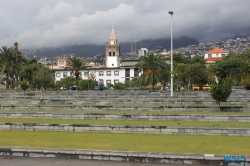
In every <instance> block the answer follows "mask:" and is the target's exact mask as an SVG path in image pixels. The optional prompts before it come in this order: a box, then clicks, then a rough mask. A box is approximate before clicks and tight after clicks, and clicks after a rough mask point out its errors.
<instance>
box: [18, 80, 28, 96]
mask: <svg viewBox="0 0 250 166" xmlns="http://www.w3.org/2000/svg"><path fill="white" fill-rule="evenodd" d="M20 86H21V89H22V90H23V94H25V91H26V90H27V89H28V88H29V85H28V84H27V81H26V80H23V81H21V82H20Z"/></svg>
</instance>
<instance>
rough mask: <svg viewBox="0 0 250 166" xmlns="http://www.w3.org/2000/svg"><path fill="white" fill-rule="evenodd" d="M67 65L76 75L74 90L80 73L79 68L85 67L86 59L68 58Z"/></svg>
mask: <svg viewBox="0 0 250 166" xmlns="http://www.w3.org/2000/svg"><path fill="white" fill-rule="evenodd" d="M68 66H69V67H70V68H71V70H72V71H73V72H74V75H75V76H76V90H78V78H79V75H80V70H82V69H85V68H86V61H85V60H84V59H82V58H79V57H77V58H76V57H74V58H69V62H68Z"/></svg>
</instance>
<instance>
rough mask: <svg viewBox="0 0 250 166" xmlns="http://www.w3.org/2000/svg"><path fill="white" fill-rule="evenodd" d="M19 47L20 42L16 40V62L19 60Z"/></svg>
mask: <svg viewBox="0 0 250 166" xmlns="http://www.w3.org/2000/svg"><path fill="white" fill-rule="evenodd" d="M18 47H19V45H18V42H15V43H14V49H15V52H16V62H17V61H18Z"/></svg>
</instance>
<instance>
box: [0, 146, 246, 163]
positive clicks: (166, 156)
mask: <svg viewBox="0 0 250 166" xmlns="http://www.w3.org/2000/svg"><path fill="white" fill-rule="evenodd" d="M0 156H15V157H41V158H43V157H44V158H46V157H55V158H66V159H83V160H105V161H107V160H108V161H123V162H143V163H166V164H192V165H193V164H196V165H197V164H199V165H234V166H238V165H239V166H241V165H250V156H248V157H245V156H244V161H243V160H234V159H233V158H232V159H231V160H230V159H229V158H230V157H229V158H228V161H227V162H225V156H224V155H214V154H173V153H154V152H133V151H106V150H84V149H78V150H72V149H51V148H25V147H0ZM234 157H235V156H234ZM236 157H237V156H236Z"/></svg>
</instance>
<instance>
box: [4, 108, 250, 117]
mask: <svg viewBox="0 0 250 166" xmlns="http://www.w3.org/2000/svg"><path fill="white" fill-rule="evenodd" d="M1 112H3V113H6V112H10V113H12V112H13V113H16V112H18V113H63V114H77V113H80V114H163V115H173V114H175V115H239V116H250V112H201V111H197V112H187V111H171V110H169V111H124V110H121V111H119V110H117V111H106V110H15V109H12V110H0V113H1Z"/></svg>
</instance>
